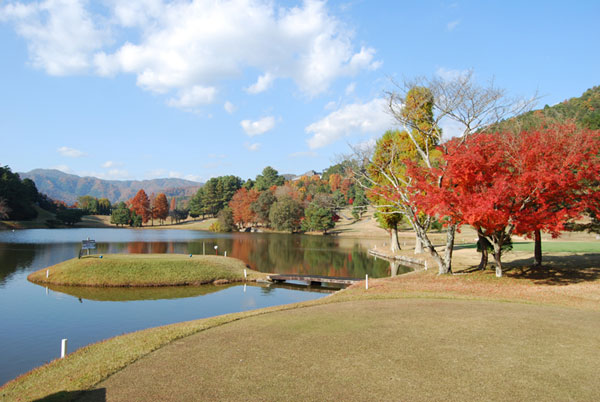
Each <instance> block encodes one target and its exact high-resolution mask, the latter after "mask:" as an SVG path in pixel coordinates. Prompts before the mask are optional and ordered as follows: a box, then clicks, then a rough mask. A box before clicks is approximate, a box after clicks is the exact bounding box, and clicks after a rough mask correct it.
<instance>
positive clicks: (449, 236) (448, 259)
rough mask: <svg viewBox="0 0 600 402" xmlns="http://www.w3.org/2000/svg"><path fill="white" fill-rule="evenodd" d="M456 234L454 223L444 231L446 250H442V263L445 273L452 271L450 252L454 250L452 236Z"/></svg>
mask: <svg viewBox="0 0 600 402" xmlns="http://www.w3.org/2000/svg"><path fill="white" fill-rule="evenodd" d="M455 236H456V225H452V226H450V227H448V232H447V233H446V250H445V251H444V264H445V265H446V273H450V272H452V252H453V251H454V237H455Z"/></svg>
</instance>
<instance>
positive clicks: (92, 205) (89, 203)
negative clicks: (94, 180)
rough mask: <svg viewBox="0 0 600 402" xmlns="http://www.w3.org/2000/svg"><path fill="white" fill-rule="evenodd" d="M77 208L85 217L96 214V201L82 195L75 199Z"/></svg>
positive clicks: (94, 198) (89, 196) (93, 198)
mask: <svg viewBox="0 0 600 402" xmlns="http://www.w3.org/2000/svg"><path fill="white" fill-rule="evenodd" d="M77 206H78V207H79V209H81V210H82V211H83V213H84V214H85V215H97V214H98V199H97V198H96V197H92V196H91V195H82V196H81V197H78V198H77Z"/></svg>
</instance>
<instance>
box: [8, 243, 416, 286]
mask: <svg viewBox="0 0 600 402" xmlns="http://www.w3.org/2000/svg"><path fill="white" fill-rule="evenodd" d="M215 245H217V246H218V247H219V249H218V250H219V255H223V254H224V252H225V251H227V255H228V256H231V257H235V258H238V259H240V260H242V261H244V262H245V263H246V264H248V265H249V266H250V267H251V268H252V269H256V270H259V271H262V272H278V273H297V274H304V275H308V274H314V275H327V276H344V277H354V278H364V276H365V274H369V276H371V277H384V276H389V275H391V274H392V273H393V272H394V268H393V266H392V267H390V264H389V262H387V261H383V260H375V259H374V258H373V257H371V256H369V255H368V254H367V252H366V249H365V248H364V247H362V246H361V243H360V242H358V241H348V239H338V238H335V237H328V236H303V235H288V234H281V235H280V234H257V233H253V234H246V233H234V234H232V235H230V236H227V237H217V238H206V239H195V240H190V241H157V242H144V241H131V242H115V243H97V249H96V250H94V251H93V253H95V254H108V253H113V254H114V253H132V254H143V253H179V254H188V253H191V254H196V255H199V254H202V253H203V250H204V251H205V253H206V254H209V255H212V254H214V253H215V250H214V246H215ZM80 248H81V244H80V243H64V244H13V243H0V260H1V261H2V264H1V266H0V285H1V284H2V283H4V282H5V281H6V278H7V277H8V276H9V275H11V274H12V273H13V272H15V271H17V270H20V269H26V270H32V269H41V268H44V267H47V266H50V265H53V264H56V263H58V262H60V261H64V260H67V259H69V258H73V257H76V256H77V253H78V252H79V250H80ZM407 269H409V268H406V267H401V268H400V269H399V271H398V274H401V273H403V272H406V270H407Z"/></svg>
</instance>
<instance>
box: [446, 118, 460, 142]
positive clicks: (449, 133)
mask: <svg viewBox="0 0 600 402" xmlns="http://www.w3.org/2000/svg"><path fill="white" fill-rule="evenodd" d="M440 128H441V129H442V138H443V139H444V140H446V141H447V140H449V139H451V138H454V137H462V135H463V134H464V131H465V126H464V125H463V124H462V123H459V122H457V121H456V120H453V119H449V118H443V119H442V120H441V121H440Z"/></svg>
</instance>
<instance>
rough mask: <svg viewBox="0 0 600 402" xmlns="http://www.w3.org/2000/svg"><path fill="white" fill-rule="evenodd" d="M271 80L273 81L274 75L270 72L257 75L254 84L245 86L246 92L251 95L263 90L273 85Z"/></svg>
mask: <svg viewBox="0 0 600 402" xmlns="http://www.w3.org/2000/svg"><path fill="white" fill-rule="evenodd" d="M273 81H275V76H274V75H273V74H271V73H265V74H263V75H261V76H260V77H258V80H257V81H256V82H255V83H254V84H252V85H250V86H249V87H248V88H246V92H248V93H249V94H253V95H255V94H258V93H261V92H264V91H266V90H267V89H269V88H270V87H271V85H273Z"/></svg>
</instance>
